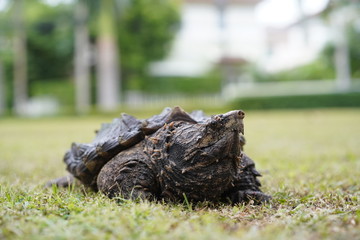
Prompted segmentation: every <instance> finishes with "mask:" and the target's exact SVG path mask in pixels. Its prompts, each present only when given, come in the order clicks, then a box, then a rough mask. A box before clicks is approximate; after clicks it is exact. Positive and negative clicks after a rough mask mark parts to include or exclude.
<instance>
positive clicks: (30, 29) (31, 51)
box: [26, 1, 74, 82]
mask: <svg viewBox="0 0 360 240" xmlns="http://www.w3.org/2000/svg"><path fill="white" fill-rule="evenodd" d="M26 18H27V48H28V49H27V50H28V73H29V81H30V82H32V81H36V80H40V81H49V80H51V79H60V78H64V79H67V78H69V76H71V74H72V72H73V70H72V63H73V61H72V60H73V52H74V27H73V16H72V7H71V6H70V5H64V4H60V5H59V6H57V7H51V6H49V5H46V4H43V3H41V2H38V1H32V2H31V4H27V5H26Z"/></svg>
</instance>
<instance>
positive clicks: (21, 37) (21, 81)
mask: <svg viewBox="0 0 360 240" xmlns="http://www.w3.org/2000/svg"><path fill="white" fill-rule="evenodd" d="M23 4H24V1H23V0H15V1H14V110H15V112H16V113H18V114H21V112H22V109H23V108H24V105H25V104H26V102H27V100H28V82H27V54H26V31H25V26H24V19H23V16H24V11H23Z"/></svg>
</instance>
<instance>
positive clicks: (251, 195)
mask: <svg viewBox="0 0 360 240" xmlns="http://www.w3.org/2000/svg"><path fill="white" fill-rule="evenodd" d="M228 199H229V200H230V201H231V202H232V203H241V202H250V201H253V203H255V204H261V203H264V202H268V201H270V200H271V196H269V195H267V194H265V193H263V192H262V191H252V190H244V191H242V190H239V191H236V192H232V193H230V194H229V195H228Z"/></svg>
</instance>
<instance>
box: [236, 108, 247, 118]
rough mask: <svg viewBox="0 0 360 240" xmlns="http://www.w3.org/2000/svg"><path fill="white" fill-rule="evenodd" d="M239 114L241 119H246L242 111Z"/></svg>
mask: <svg viewBox="0 0 360 240" xmlns="http://www.w3.org/2000/svg"><path fill="white" fill-rule="evenodd" d="M237 114H238V115H239V117H240V118H244V117H245V113H244V112H243V111H241V110H239V111H238V112H237Z"/></svg>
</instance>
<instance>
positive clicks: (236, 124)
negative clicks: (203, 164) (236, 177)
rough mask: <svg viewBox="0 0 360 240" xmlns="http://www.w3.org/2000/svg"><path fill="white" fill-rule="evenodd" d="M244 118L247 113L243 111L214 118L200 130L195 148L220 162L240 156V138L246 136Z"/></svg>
mask: <svg viewBox="0 0 360 240" xmlns="http://www.w3.org/2000/svg"><path fill="white" fill-rule="evenodd" d="M244 117H245V113H244V112H243V111H241V110H235V111H230V112H228V113H225V114H219V115H215V116H212V117H211V118H210V119H209V120H208V121H207V122H205V123H204V124H203V126H202V127H201V128H200V129H199V130H200V131H199V133H200V135H199V136H198V141H197V143H196V145H195V146H197V149H199V150H202V151H204V150H206V152H207V154H208V155H211V156H213V157H216V158H217V159H219V160H221V159H225V158H228V157H230V158H234V156H239V154H240V151H241V144H240V136H241V134H244V123H243V119H244Z"/></svg>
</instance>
